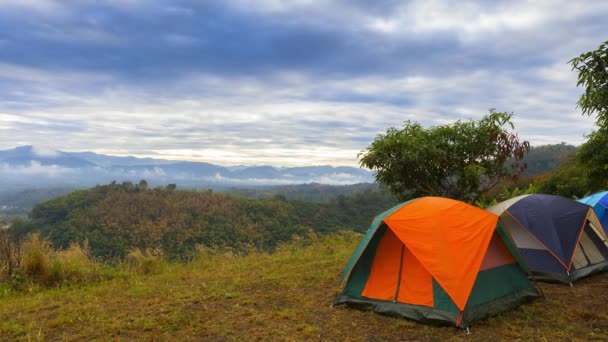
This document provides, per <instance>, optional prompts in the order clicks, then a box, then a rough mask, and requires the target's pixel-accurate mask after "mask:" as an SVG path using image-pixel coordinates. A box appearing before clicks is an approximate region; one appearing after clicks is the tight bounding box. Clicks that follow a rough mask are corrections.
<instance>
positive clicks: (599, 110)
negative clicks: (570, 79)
mask: <svg viewBox="0 0 608 342" xmlns="http://www.w3.org/2000/svg"><path fill="white" fill-rule="evenodd" d="M569 63H570V64H571V65H572V70H576V71H577V72H578V82H577V84H576V85H577V86H583V87H585V91H584V92H583V94H582V95H581V97H580V98H579V100H578V102H577V106H578V107H579V108H581V109H582V111H583V114H586V115H593V114H596V115H597V124H598V126H600V127H608V41H606V42H604V43H602V44H600V46H599V47H598V48H597V49H596V50H594V51H588V52H585V53H582V54H581V55H580V56H578V57H575V58H573V59H571V60H570V62H569Z"/></svg>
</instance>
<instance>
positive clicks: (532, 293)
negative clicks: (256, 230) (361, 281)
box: [335, 288, 539, 329]
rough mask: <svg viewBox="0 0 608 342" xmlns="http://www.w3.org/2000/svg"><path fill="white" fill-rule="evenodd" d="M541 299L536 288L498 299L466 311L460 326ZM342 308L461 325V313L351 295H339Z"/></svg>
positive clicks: (425, 322) (433, 323)
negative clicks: (459, 318)
mask: <svg viewBox="0 0 608 342" xmlns="http://www.w3.org/2000/svg"><path fill="white" fill-rule="evenodd" d="M538 297H539V293H538V291H537V290H536V289H535V288H528V289H523V290H520V291H518V292H514V293H511V294H509V295H508V296H504V297H500V298H495V299H494V300H493V301H492V302H490V303H485V304H481V305H477V306H475V307H474V308H471V309H466V310H465V311H464V313H463V318H462V320H461V322H460V325H459V327H460V328H462V329H466V328H467V327H469V326H470V324H471V323H472V322H475V321H479V320H481V319H484V318H487V317H492V316H496V315H499V314H501V313H504V312H505V311H507V310H510V309H514V308H516V307H518V306H520V305H521V304H524V303H526V302H529V301H531V300H534V299H536V298H538ZM339 305H346V306H348V307H351V308H355V309H358V310H363V311H374V312H377V313H379V314H382V315H386V316H391V317H400V318H406V319H409V320H412V321H415V322H419V323H424V324H432V325H437V326H454V325H455V324H456V323H457V322H458V315H459V314H458V313H457V312H448V311H443V310H439V309H436V308H432V307H426V306H420V305H411V304H404V303H398V302H393V301H384V300H376V299H368V298H356V297H351V296H339V297H338V298H337V300H336V302H335V306H339Z"/></svg>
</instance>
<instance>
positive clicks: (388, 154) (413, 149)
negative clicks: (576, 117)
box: [360, 110, 530, 202]
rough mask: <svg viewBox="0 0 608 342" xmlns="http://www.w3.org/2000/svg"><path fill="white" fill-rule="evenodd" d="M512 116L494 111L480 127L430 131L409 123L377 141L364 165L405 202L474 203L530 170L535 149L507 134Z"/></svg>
mask: <svg viewBox="0 0 608 342" xmlns="http://www.w3.org/2000/svg"><path fill="white" fill-rule="evenodd" d="M512 116H513V115H512V114H508V113H501V112H496V111H494V110H490V113H489V114H488V115H485V116H484V117H483V118H482V119H481V120H479V121H472V120H471V121H457V122H455V123H453V124H450V125H443V126H434V127H431V128H429V129H425V128H423V127H422V126H421V125H420V124H419V123H415V122H411V121H406V122H405V123H404V126H403V128H402V129H401V130H398V129H396V128H394V127H393V128H390V129H388V130H387V131H386V133H385V134H380V135H378V136H377V137H376V139H375V140H374V141H373V142H372V144H371V145H370V146H369V147H368V148H367V151H366V152H364V153H362V154H361V155H360V158H361V160H360V163H361V165H362V166H365V167H367V168H370V169H372V170H374V171H376V172H377V173H376V181H378V182H379V183H381V184H384V185H386V186H387V187H388V188H389V189H390V190H391V191H392V192H393V193H394V194H395V195H396V196H398V197H399V198H400V199H404V200H405V199H408V198H414V197H420V196H428V195H430V196H442V197H450V198H455V199H459V200H464V201H468V202H475V201H476V200H477V199H478V198H479V197H480V196H481V195H482V194H483V193H485V192H487V191H488V190H489V189H491V188H493V187H494V186H496V185H497V184H498V183H499V182H500V181H502V180H504V179H506V178H509V177H512V178H516V177H517V176H518V175H519V174H520V173H521V172H522V171H523V170H524V169H525V167H526V165H525V164H524V163H521V160H522V159H523V158H524V156H525V154H526V153H527V152H528V151H529V149H530V144H529V143H528V142H527V141H523V142H520V141H519V139H518V137H517V135H516V134H515V133H512V132H510V131H508V130H507V129H506V127H510V128H511V129H513V123H512V122H511V118H512ZM508 166H510V167H508Z"/></svg>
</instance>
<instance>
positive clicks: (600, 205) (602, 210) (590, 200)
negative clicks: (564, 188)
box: [578, 191, 608, 234]
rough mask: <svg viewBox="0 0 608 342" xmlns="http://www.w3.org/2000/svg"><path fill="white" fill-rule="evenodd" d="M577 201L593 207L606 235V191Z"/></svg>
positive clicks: (607, 192)
mask: <svg viewBox="0 0 608 342" xmlns="http://www.w3.org/2000/svg"><path fill="white" fill-rule="evenodd" d="M578 201H579V202H581V203H585V204H587V205H590V206H592V207H593V210H594V211H595V214H596V215H597V218H598V219H599V220H600V223H601V224H602V228H603V229H604V232H606V233H607V234H608V191H604V192H598V193H597V194H593V195H591V196H587V197H585V198H581V199H579V200H578Z"/></svg>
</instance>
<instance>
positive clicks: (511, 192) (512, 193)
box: [475, 183, 537, 208]
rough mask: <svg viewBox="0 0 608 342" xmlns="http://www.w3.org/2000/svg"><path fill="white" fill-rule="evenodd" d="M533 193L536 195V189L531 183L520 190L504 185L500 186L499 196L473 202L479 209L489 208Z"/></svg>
mask: <svg viewBox="0 0 608 342" xmlns="http://www.w3.org/2000/svg"><path fill="white" fill-rule="evenodd" d="M535 193H537V188H536V186H535V185H534V184H532V183H530V184H528V187H526V188H521V189H520V188H519V187H518V186H515V187H513V188H508V187H506V186H505V185H502V186H501V191H500V194H498V195H496V196H494V197H486V196H481V197H480V198H479V200H477V201H476V202H475V205H476V206H478V207H480V208H489V207H491V206H493V205H496V204H498V203H499V202H502V201H506V200H508V199H510V198H513V197H517V196H521V195H528V194H535Z"/></svg>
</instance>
